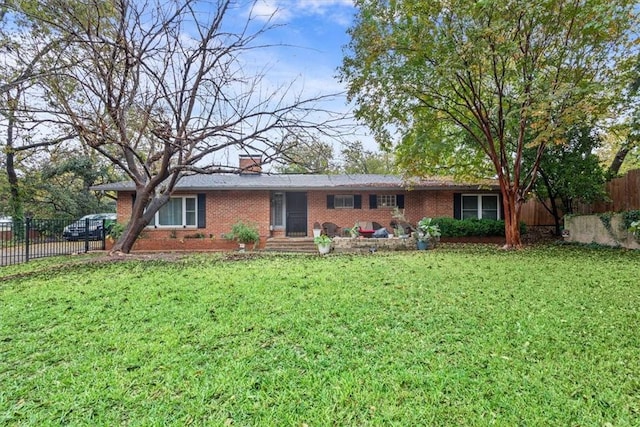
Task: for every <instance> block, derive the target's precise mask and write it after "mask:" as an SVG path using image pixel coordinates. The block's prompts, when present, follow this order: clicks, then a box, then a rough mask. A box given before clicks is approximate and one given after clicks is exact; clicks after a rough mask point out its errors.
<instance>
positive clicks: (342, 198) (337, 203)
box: [333, 194, 354, 209]
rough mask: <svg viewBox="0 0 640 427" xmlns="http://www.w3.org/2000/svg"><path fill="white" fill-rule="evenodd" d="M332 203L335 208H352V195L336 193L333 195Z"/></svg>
mask: <svg viewBox="0 0 640 427" xmlns="http://www.w3.org/2000/svg"><path fill="white" fill-rule="evenodd" d="M333 203H334V207H335V208H336V209H347V208H348V209H353V207H354V204H353V195H351V194H348V195H336V196H334V199H333Z"/></svg>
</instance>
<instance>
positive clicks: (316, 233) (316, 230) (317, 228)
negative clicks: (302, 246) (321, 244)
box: [313, 221, 322, 239]
mask: <svg viewBox="0 0 640 427" xmlns="http://www.w3.org/2000/svg"><path fill="white" fill-rule="evenodd" d="M321 233H322V227H321V226H320V223H319V222H318V221H316V222H314V223H313V238H314V239H315V238H316V237H320V234H321Z"/></svg>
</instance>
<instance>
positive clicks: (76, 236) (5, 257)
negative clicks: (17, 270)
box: [0, 218, 106, 266]
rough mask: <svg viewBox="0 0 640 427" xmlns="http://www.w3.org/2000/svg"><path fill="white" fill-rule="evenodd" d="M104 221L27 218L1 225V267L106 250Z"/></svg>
mask: <svg viewBox="0 0 640 427" xmlns="http://www.w3.org/2000/svg"><path fill="white" fill-rule="evenodd" d="M105 238H106V227H105V220H104V219H99V220H91V219H85V220H77V221H68V220H56V219H35V218H26V219H25V220H24V221H15V220H14V221H12V222H9V223H6V222H4V223H1V224H0V266H6V265H12V264H20V263H23V262H28V261H29V260H32V259H36V258H45V257H51V256H59V255H72V254H77V253H86V252H89V251H95V250H104V249H105Z"/></svg>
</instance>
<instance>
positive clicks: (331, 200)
mask: <svg viewBox="0 0 640 427" xmlns="http://www.w3.org/2000/svg"><path fill="white" fill-rule="evenodd" d="M335 208H336V204H335V197H334V196H333V195H332V194H328V195H327V209H335Z"/></svg>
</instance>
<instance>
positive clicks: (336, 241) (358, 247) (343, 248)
mask: <svg viewBox="0 0 640 427" xmlns="http://www.w3.org/2000/svg"><path fill="white" fill-rule="evenodd" d="M414 249H416V241H415V239H414V238H412V237H409V238H406V239H402V238H399V237H391V238H388V237H385V238H375V237H371V238H356V239H354V238H351V237H334V238H333V250H334V252H338V253H344V252H356V253H358V252H370V251H372V250H376V251H378V250H381V251H408V250H414Z"/></svg>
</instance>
